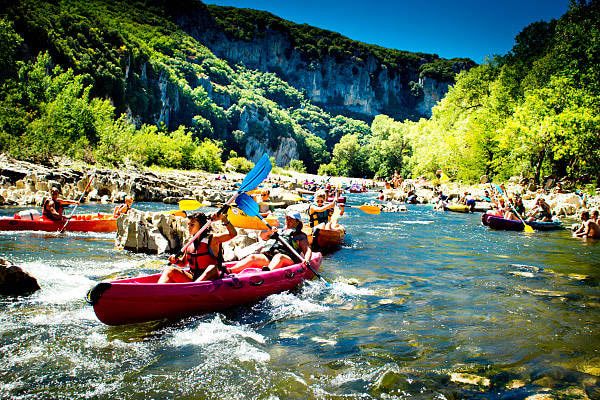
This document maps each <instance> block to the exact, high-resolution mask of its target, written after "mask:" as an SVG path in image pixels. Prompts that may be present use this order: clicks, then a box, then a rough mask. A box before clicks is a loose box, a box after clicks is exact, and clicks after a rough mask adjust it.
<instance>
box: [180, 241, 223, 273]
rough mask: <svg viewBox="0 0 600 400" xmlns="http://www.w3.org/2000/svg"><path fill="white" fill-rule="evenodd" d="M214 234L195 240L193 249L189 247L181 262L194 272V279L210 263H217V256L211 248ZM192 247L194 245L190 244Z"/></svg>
mask: <svg viewBox="0 0 600 400" xmlns="http://www.w3.org/2000/svg"><path fill="white" fill-rule="evenodd" d="M211 239H212V236H209V237H205V238H203V239H202V240H200V243H198V241H195V242H194V244H193V246H194V248H193V249H188V251H187V252H186V253H185V255H184V257H183V260H182V262H181V263H178V264H179V265H181V266H185V265H187V266H189V268H190V271H191V272H192V276H193V278H192V279H193V280H196V279H197V278H198V277H199V276H200V275H202V273H203V272H204V270H205V269H206V268H207V267H208V266H209V265H217V257H216V256H215V255H214V254H213V252H212V250H211V249H210V246H209V245H210V240H211ZM190 247H192V246H190Z"/></svg>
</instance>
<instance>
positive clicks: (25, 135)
mask: <svg viewBox="0 0 600 400" xmlns="http://www.w3.org/2000/svg"><path fill="white" fill-rule="evenodd" d="M598 4H599V2H598V1H589V2H586V1H580V2H578V3H577V4H574V5H573V6H572V8H571V10H570V11H569V12H568V13H567V14H565V15H564V16H563V17H562V18H560V19H559V20H558V21H551V22H547V23H546V22H539V23H535V24H532V25H530V26H528V27H525V28H524V29H523V31H522V32H521V33H520V34H519V35H518V36H517V37H516V44H515V46H514V48H513V50H512V51H511V52H509V53H508V54H506V55H499V56H495V57H494V58H493V59H490V60H488V62H486V63H485V64H484V65H480V66H477V67H474V68H472V69H470V70H469V71H462V72H460V74H459V75H458V76H457V78H456V83H455V84H454V86H453V87H452V88H451V90H450V92H449V93H448V95H447V96H446V97H445V98H444V99H442V100H441V101H440V102H439V103H438V104H437V105H436V106H435V107H434V108H433V115H432V117H431V118H428V119H425V118H423V119H421V120H419V121H416V122H412V121H410V120H404V121H399V120H394V119H393V118H392V117H390V116H387V115H378V116H376V117H375V118H374V120H373V121H372V123H370V124H368V123H367V122H365V121H363V120H360V119H353V118H350V117H348V116H342V115H336V114H332V113H331V112H328V111H325V110H324V109H323V108H322V107H321V106H319V105H316V104H314V102H313V101H312V100H311V99H312V97H311V96H307V92H306V91H305V90H298V89H296V88H294V87H293V86H291V85H290V84H288V83H287V82H286V81H284V80H282V79H281V76H282V75H284V74H283V72H282V73H275V72H277V71H275V72H264V71H260V70H258V69H253V68H251V66H250V65H244V64H242V63H239V64H236V63H234V62H233V60H231V59H228V61H226V60H225V59H222V58H218V57H216V56H215V55H214V54H213V52H212V51H211V50H209V48H207V47H206V46H205V45H204V43H203V42H201V41H199V40H204V39H203V38H206V37H207V35H208V36H211V35H212V36H211V38H208V39H206V40H207V43H208V42H211V45H213V46H214V45H215V44H214V40H215V38H221V37H225V39H223V40H226V41H227V42H226V43H229V44H231V43H233V42H232V40H237V41H254V42H253V43H254V44H256V43H258V42H256V38H257V37H259V36H260V35H263V34H265V32H269V35H272V34H278V35H282V37H284V36H285V40H286V42H285V43H292V44H293V46H294V47H293V48H292V53H294V52H297V53H298V54H300V56H299V57H301V58H302V59H303V62H307V63H309V65H313V66H315V68H316V66H317V65H318V64H319V62H323V60H326V59H327V60H329V61H327V62H328V63H329V64H331V63H332V61H331V60H332V59H337V61H336V62H339V63H341V65H342V64H343V65H344V68H345V67H347V66H350V65H358V64H347V65H346V64H345V63H347V60H348V58H352V60H354V61H352V62H354V63H356V62H359V61H357V60H362V59H363V58H365V59H369V60H371V61H372V60H378V61H377V62H379V63H380V64H379V67H378V68H379V70H381V71H386V76H387V77H388V78H389V77H393V76H403V78H402V79H404V80H402V79H401V80H400V81H398V82H401V83H402V84H405V83H406V79H409V78H410V79H412V76H413V75H414V71H413V72H410V71H409V70H411V68H412V69H414V68H417V69H416V71H417V72H416V74H417V78H415V79H416V80H417V81H419V79H420V78H419V76H420V77H421V78H423V79H433V78H434V77H435V78H437V79H451V78H452V76H453V73H454V72H455V67H456V65H457V64H456V63H458V62H460V60H454V61H448V60H440V59H439V58H438V57H437V56H435V55H425V54H412V53H407V52H402V51H397V50H387V49H382V48H379V47H377V46H371V45H366V44H362V43H358V42H354V41H351V40H349V39H347V38H344V37H343V36H340V35H338V34H335V33H333V32H329V31H323V30H319V29H318V28H314V27H309V26H306V25H297V24H292V23H289V22H287V21H284V20H281V19H279V18H277V17H275V16H273V15H271V14H268V13H264V12H254V11H251V10H233V9H228V8H216V7H213V6H210V7H207V6H205V5H204V4H202V3H201V2H199V1H194V0H178V1H169V2H166V1H161V0H147V1H133V2H128V3H121V2H117V1H108V0H89V1H86V2H83V1H79V0H56V1H48V2H39V1H33V0H23V1H19V2H12V3H7V4H4V6H3V8H2V10H3V11H2V13H3V14H2V15H1V16H0V53H1V54H2V57H1V58H0V110H1V111H0V150H2V151H8V152H10V153H11V154H13V155H15V156H17V157H20V158H26V159H30V160H36V161H38V162H46V161H48V160H49V159H51V158H52V157H55V156H68V157H73V158H78V159H82V160H85V161H89V162H99V163H103V164H112V165H121V164H129V163H133V164H143V165H158V166H164V167H170V168H200V169H204V170H209V171H219V170H220V169H221V168H222V165H223V162H225V161H227V160H230V164H232V165H233V166H234V167H235V168H239V169H240V170H246V169H248V168H249V167H251V164H248V162H246V161H245V160H244V159H243V158H242V157H246V158H248V159H255V157H257V156H258V155H260V154H262V153H263V152H265V151H266V152H268V153H269V154H270V155H271V156H272V157H273V159H274V162H275V163H276V164H277V165H279V166H286V165H290V164H291V165H292V166H293V167H294V168H297V169H299V170H304V169H307V170H308V171H309V172H316V171H317V170H318V171H320V172H321V173H326V174H336V175H346V176H360V177H362V176H374V175H377V176H388V175H390V174H391V173H393V170H394V169H397V170H399V171H401V172H402V173H403V174H404V175H405V176H411V175H413V176H416V175H421V174H432V173H433V171H435V170H436V169H439V168H441V169H444V170H445V171H447V172H448V173H449V174H450V175H451V176H453V177H455V178H457V179H464V180H473V179H476V178H477V177H479V176H480V175H481V174H484V173H485V174H488V175H490V176H496V177H498V178H500V179H505V178H508V177H509V176H512V175H516V174H523V175H528V176H533V177H535V178H537V179H539V178H540V177H542V176H544V175H556V176H570V177H572V178H574V179H578V180H597V179H598V178H597V177H598V172H600V171H599V167H598V165H599V161H600V160H599V159H598V158H599V154H598V151H597V148H598V145H599V144H600V143H599V142H600V139H599V128H598V127H599V116H598V109H599V107H600V100H599V99H600V97H599V96H600V93H599V91H600V89H599V86H600V84H599V83H598V82H600V80H599V78H600V76H599V74H600V72H599V67H598V65H600V59H599V58H600V45H599V38H600V33H599V29H598V21H599V20H600V18H598V17H599V16H600V15H599V11H598V9H599V6H598ZM200 31H202V32H200ZM207 32H208V33H207ZM240 46H242V45H240ZM240 46H238V47H237V50H240V49H243V48H244V47H243V46H242V47H240ZM252 48H253V47H249V48H248V49H252ZM237 50H236V51H237ZM290 54H291V53H290ZM250 56H252V54H251V53H249V57H250ZM290 57H291V56H290ZM292 58H293V57H292ZM292 58H290V59H292ZM463 61H464V60H463ZM298 65H299V64H298ZM267 69H268V68H267ZM332 71H333V70H332ZM407 71H408V72H407ZM411 71H412V70H411ZM295 73H296V74H297V75H301V74H302V73H303V71H302V70H301V69H300V70H297V71H296V72H295ZM352 73H353V72H350V74H351V75H352ZM357 74H358V75H360V74H361V72H360V71H359V72H358V73H357ZM357 79H358V78H357ZM386 79H387V78H386ZM410 82H413V84H414V85H413V86H412V87H411V90H412V91H414V96H415V98H418V97H419V96H421V95H422V93H421V92H420V90H423V88H422V87H420V86H419V83H418V82H415V81H410ZM410 82H409V83H410ZM340 87H342V86H340ZM388 89H389V88H388ZM336 90H337V89H336ZM378 90H379V89H378ZM313 97H314V96H313ZM334 103H335V102H334ZM340 104H341V103H340ZM340 104H338V105H340ZM406 104H408V103H406ZM406 104H405V105H404V106H402V107H400V108H395V110H396V111H398V110H400V111H402V110H404V111H402V113H405V112H407V111H406V110H408V109H407V108H405V106H406ZM321 105H322V104H321ZM396 105H398V104H396ZM328 109H331V108H328ZM333 109H335V107H333ZM392 115H396V114H392ZM238 155H239V156H240V157H237V156H238Z"/></svg>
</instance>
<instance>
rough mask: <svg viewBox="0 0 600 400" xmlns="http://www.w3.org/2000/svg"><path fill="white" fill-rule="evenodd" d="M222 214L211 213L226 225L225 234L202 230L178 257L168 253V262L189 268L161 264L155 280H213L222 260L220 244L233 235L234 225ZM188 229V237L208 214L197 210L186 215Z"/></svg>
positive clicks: (234, 231) (163, 281)
mask: <svg viewBox="0 0 600 400" xmlns="http://www.w3.org/2000/svg"><path fill="white" fill-rule="evenodd" d="M225 215H226V213H223V214H214V215H213V216H212V217H211V218H212V219H213V221H216V220H217V219H219V220H221V221H222V222H223V223H224V224H225V227H226V228H227V233H223V234H219V235H217V234H214V233H210V232H209V230H208V229H207V230H205V231H204V232H202V234H201V235H200V236H199V237H198V238H197V239H196V240H195V241H194V243H193V244H192V245H191V246H190V247H189V248H188V250H187V251H186V252H185V253H184V255H183V257H182V258H181V259H178V258H177V257H176V256H174V255H173V256H171V257H170V258H169V262H170V263H171V264H175V265H177V266H179V267H189V270H182V269H180V268H177V267H175V266H173V265H169V266H167V267H165V269H164V270H163V272H162V275H161V277H160V279H159V280H158V283H185V282H192V281H209V280H214V279H217V278H218V277H219V275H220V269H221V264H222V263H223V256H222V251H223V248H222V244H223V243H224V242H226V241H228V240H231V239H233V238H234V237H235V236H236V235H237V231H236V229H235V227H234V226H233V225H232V224H231V222H229V221H228V220H227V217H226V216H225ZM188 219H189V221H188V230H189V233H190V236H194V235H195V234H196V233H197V232H198V231H199V230H200V228H201V227H202V226H204V224H206V222H207V221H208V217H207V216H206V215H205V214H203V213H201V212H197V213H195V214H192V215H190V216H189V217H188Z"/></svg>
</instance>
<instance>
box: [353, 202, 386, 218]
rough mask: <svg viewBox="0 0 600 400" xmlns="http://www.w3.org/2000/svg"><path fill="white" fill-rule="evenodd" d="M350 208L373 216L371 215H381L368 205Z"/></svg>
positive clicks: (375, 208) (374, 207) (378, 210)
mask: <svg viewBox="0 0 600 400" xmlns="http://www.w3.org/2000/svg"><path fill="white" fill-rule="evenodd" d="M350 207H352V208H358V209H359V210H361V211H363V212H365V213H367V214H373V215H377V214H381V209H380V208H379V207H377V206H369V205H367V204H365V205H362V206H350Z"/></svg>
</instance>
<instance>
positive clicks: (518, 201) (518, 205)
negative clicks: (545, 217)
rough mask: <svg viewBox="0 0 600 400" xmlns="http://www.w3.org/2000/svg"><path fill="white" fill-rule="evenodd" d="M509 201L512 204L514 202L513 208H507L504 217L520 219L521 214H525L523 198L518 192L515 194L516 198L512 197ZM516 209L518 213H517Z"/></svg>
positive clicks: (514, 219)
mask: <svg viewBox="0 0 600 400" xmlns="http://www.w3.org/2000/svg"><path fill="white" fill-rule="evenodd" d="M509 202H510V204H512V208H511V207H508V209H507V210H506V213H505V214H504V219H510V220H513V221H520V218H519V216H522V215H524V214H525V206H524V205H523V199H522V198H521V196H519V195H518V194H517V195H515V198H514V200H513V199H510V200H509ZM515 211H516V212H517V213H518V214H515Z"/></svg>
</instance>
